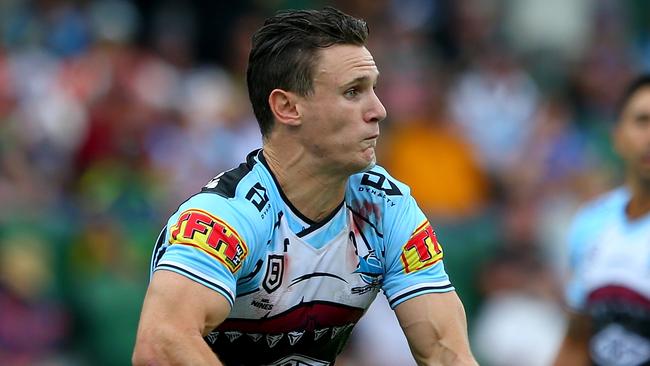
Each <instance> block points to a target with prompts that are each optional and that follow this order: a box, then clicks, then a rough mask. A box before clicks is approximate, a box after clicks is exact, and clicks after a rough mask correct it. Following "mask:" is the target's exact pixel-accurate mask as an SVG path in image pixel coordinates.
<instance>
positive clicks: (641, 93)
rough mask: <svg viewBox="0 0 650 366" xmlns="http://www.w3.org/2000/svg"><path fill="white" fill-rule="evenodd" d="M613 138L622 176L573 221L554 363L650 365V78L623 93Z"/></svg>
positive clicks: (641, 78) (640, 78)
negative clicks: (565, 321) (565, 324)
mask: <svg viewBox="0 0 650 366" xmlns="http://www.w3.org/2000/svg"><path fill="white" fill-rule="evenodd" d="M613 137H614V145H615V148H616V150H617V152H618V153H619V155H620V156H621V158H622V159H623V160H624V162H625V167H626V181H625V184H624V185H623V186H621V187H619V188H617V189H615V190H613V191H611V192H609V193H607V194H605V195H603V196H601V197H599V198H598V199H596V200H594V201H592V202H590V203H589V204H587V205H586V206H585V207H584V208H583V209H582V210H581V211H580V212H579V213H578V215H577V216H576V218H575V220H574V222H573V225H572V228H571V231H570V234H569V247H570V266H571V269H572V274H571V279H570V281H569V283H568V286H567V302H568V304H569V306H570V307H571V308H572V310H574V311H576V313H573V314H572V315H571V317H570V323H569V328H568V331H567V334H566V338H565V340H564V343H563V344H562V347H561V349H560V351H559V354H558V356H557V360H556V365H587V364H594V363H595V364H599V365H648V364H650V75H648V74H646V75H643V76H640V77H639V78H637V79H636V80H635V81H634V82H632V83H631V84H630V85H629V87H628V89H627V90H626V91H625V92H624V94H623V98H622V101H621V104H620V109H619V116H618V122H617V125H616V126H615V129H614V134H613Z"/></svg>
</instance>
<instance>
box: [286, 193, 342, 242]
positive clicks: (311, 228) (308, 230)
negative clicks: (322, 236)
mask: <svg viewBox="0 0 650 366" xmlns="http://www.w3.org/2000/svg"><path fill="white" fill-rule="evenodd" d="M341 207H343V201H341V203H339V205H338V206H336V208H335V209H334V211H332V212H331V213H330V214H329V215H327V217H326V218H324V219H322V220H321V221H320V222H319V223H317V224H314V225H311V226H309V227H308V228H305V229H304V230H301V231H300V232H299V233H298V234H296V236H297V237H299V238H302V237H303V236H305V235H307V234H309V233H313V232H314V231H316V230H318V229H320V228H322V227H323V226H324V225H325V224H327V223H328V222H329V221H330V220H332V219H333V218H334V216H336V214H338V213H339V211H341Z"/></svg>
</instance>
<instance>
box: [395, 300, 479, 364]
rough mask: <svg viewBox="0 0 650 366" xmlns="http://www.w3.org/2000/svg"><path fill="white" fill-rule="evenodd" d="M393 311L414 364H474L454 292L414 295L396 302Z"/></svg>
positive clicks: (459, 303)
mask: <svg viewBox="0 0 650 366" xmlns="http://www.w3.org/2000/svg"><path fill="white" fill-rule="evenodd" d="M395 313H396V314H397V319H398V320H399V323H400V326H401V327H402V329H403V330H404V334H405V335H406V339H407V340H408V343H409V347H410V348H411V352H412V354H413V357H414V358H415V360H416V361H417V363H418V365H459V366H460V365H478V364H477V363H476V360H474V357H473V356H472V352H471V350H470V348H469V340H468V337H467V320H466V318H465V310H464V309H463V304H462V303H461V302H460V299H459V298H458V296H457V295H456V292H454V291H450V292H445V293H429V294H424V295H420V296H417V297H414V298H412V299H409V300H407V301H405V302H403V303H401V304H399V305H398V306H397V307H396V308H395Z"/></svg>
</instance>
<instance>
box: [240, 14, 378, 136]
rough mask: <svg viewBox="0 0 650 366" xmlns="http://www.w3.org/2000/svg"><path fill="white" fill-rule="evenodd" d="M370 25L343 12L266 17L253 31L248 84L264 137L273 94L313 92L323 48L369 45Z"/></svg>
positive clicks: (270, 115)
mask: <svg viewBox="0 0 650 366" xmlns="http://www.w3.org/2000/svg"><path fill="white" fill-rule="evenodd" d="M367 38H368V25H367V24H366V22H365V21H364V20H362V19H357V18H354V17H352V16H350V15H347V14H345V13H343V12H341V11H340V10H337V9H335V8H332V7H326V8H324V9H323V10H286V11H281V12H278V13H277V14H276V15H275V16H273V17H270V18H268V19H266V21H265V22H264V25H263V26H262V27H261V28H260V29H259V30H257V32H255V34H253V38H252V49H251V52H250V55H249V57H248V69H247V71H246V83H247V85H248V96H249V98H250V100H251V104H252V105H253V112H254V113H255V117H256V118H257V122H258V123H259V125H260V130H261V131H262V136H264V137H267V136H268V133H269V132H270V131H271V128H272V127H273V120H274V118H273V112H272V111H271V108H270V106H269V101H268V99H269V95H270V94H271V91H273V89H283V90H286V91H291V92H294V93H297V94H298V95H301V96H307V95H309V94H310V93H311V92H313V76H314V75H313V73H314V68H315V66H316V63H317V61H318V56H319V55H318V51H319V50H320V49H323V48H327V47H330V46H333V45H339V44H350V45H357V46H363V45H365V43H366V39H367Z"/></svg>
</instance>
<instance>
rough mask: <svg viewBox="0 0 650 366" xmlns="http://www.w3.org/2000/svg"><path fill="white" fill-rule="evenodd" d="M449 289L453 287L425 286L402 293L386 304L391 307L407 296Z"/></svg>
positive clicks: (449, 285)
mask: <svg viewBox="0 0 650 366" xmlns="http://www.w3.org/2000/svg"><path fill="white" fill-rule="evenodd" d="M450 288H453V286H452V285H451V284H448V285H444V286H425V287H420V288H416V289H415V290H412V291H409V292H406V293H403V294H401V295H399V296H396V297H395V298H393V299H392V300H390V301H389V302H388V303H389V304H390V306H391V307H393V304H394V303H396V302H398V301H399V300H401V299H403V298H405V297H407V296H411V295H414V294H417V293H418V292H423V291H429V290H446V289H450Z"/></svg>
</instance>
